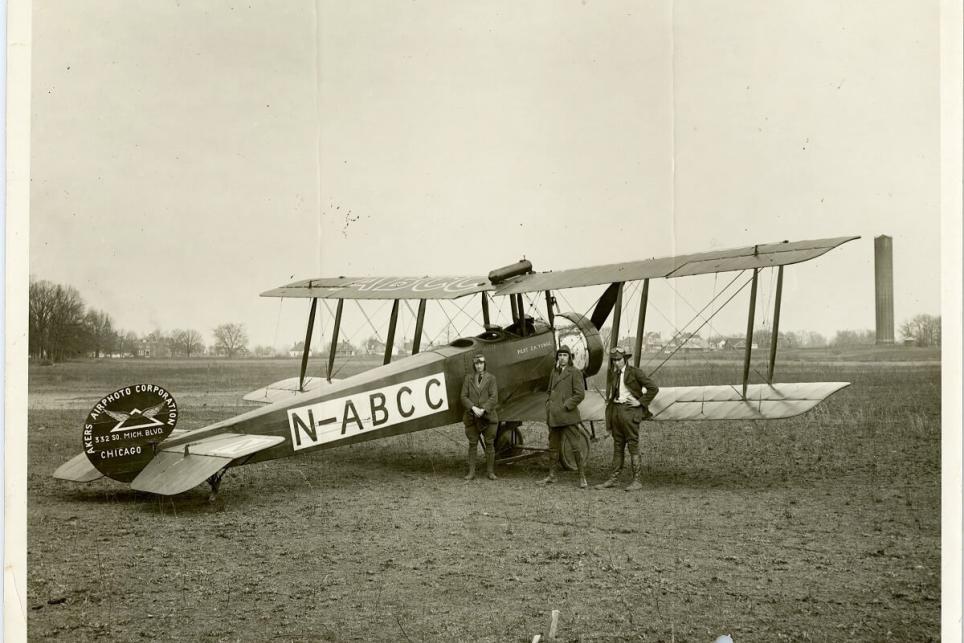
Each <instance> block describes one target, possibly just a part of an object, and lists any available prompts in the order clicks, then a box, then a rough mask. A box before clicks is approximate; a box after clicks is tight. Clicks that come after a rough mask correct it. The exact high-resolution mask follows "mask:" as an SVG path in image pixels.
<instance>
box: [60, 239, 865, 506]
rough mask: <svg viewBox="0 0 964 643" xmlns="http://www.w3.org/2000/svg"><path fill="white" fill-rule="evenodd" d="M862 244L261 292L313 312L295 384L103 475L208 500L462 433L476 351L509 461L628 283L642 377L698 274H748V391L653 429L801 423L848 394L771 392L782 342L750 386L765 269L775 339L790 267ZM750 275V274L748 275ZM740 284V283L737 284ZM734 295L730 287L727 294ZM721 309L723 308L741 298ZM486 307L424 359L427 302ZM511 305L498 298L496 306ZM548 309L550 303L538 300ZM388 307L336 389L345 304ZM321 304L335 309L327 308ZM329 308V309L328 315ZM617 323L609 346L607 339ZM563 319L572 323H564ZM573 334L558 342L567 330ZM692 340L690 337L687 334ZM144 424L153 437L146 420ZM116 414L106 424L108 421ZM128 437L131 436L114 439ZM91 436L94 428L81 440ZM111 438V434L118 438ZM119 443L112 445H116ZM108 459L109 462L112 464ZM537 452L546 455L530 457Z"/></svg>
mask: <svg viewBox="0 0 964 643" xmlns="http://www.w3.org/2000/svg"><path fill="white" fill-rule="evenodd" d="M857 238H859V237H839V238H833V239H818V240H811V241H798V242H786V241H784V242H780V243H768V244H759V245H754V246H749V247H745V248H738V249H733V250H721V251H714V252H704V253H698V254H688V255H682V256H675V257H665V258H654V259H646V260H641V261H634V262H628V263H618V264H611V265H602V266H595V267H588V268H577V269H570V270H560V271H555V272H535V271H533V269H532V265H531V263H530V262H528V261H525V260H523V261H520V262H518V263H515V264H512V265H509V266H506V267H504V268H499V269H496V270H493V271H492V272H491V273H489V275H488V276H487V277H472V276H468V277H466V276H461V277H413V278H399V277H364V278H354V277H336V278H317V279H307V280H303V281H297V282H294V283H290V284H287V285H285V286H282V287H280V288H276V289H273V290H269V291H267V292H264V293H262V296H264V297H285V298H305V299H309V300H310V304H309V308H308V325H307V333H306V339H305V343H304V353H303V356H302V360H301V370H300V374H299V376H298V377H297V378H290V379H288V380H283V381H281V382H276V383H274V384H272V385H269V386H266V387H264V388H262V389H259V390H257V391H254V392H253V393H250V394H248V395H246V396H245V399H247V400H250V401H255V402H260V403H261V405H260V406H257V407H254V408H253V409H252V410H250V411H248V412H245V413H242V414H240V415H238V416H236V417H232V418H230V419H227V420H223V421H220V422H216V423H214V424H211V425H209V426H206V427H202V428H198V429H193V430H190V431H181V430H177V429H172V430H171V431H170V432H166V433H165V432H163V431H161V429H156V430H155V431H154V432H153V434H152V432H151V431H149V430H148V431H145V430H140V433H138V434H133V435H135V438H134V440H133V441H132V442H130V444H133V445H134V447H133V448H131V449H127V450H126V451H127V452H128V453H133V452H134V451H136V453H137V454H138V456H137V457H131V458H126V459H125V457H123V456H124V454H123V453H121V455H120V456H118V457H116V461H115V462H113V463H112V466H111V467H110V468H108V469H107V471H108V474H109V477H111V478H114V479H116V480H119V481H122V482H127V483H129V484H130V486H131V488H133V489H136V490H140V491H146V492H151V493H155V494H163V495H172V494H177V493H181V492H184V491H187V490H189V489H191V488H193V487H195V486H197V485H199V484H202V483H205V482H207V483H208V484H209V485H210V486H211V493H212V498H213V496H214V494H216V493H217V492H218V488H219V485H220V483H221V479H222V477H223V476H224V474H225V472H226V471H228V470H229V469H231V468H232V467H237V466H241V465H245V464H252V463H256V462H263V461H266V460H273V459H277V458H284V457H288V456H292V455H296V454H299V453H308V452H311V451H316V450H319V449H330V448H334V447H340V446H344V445H348V444H354V443H358V442H363V441H366V440H375V439H380V438H385V437H389V436H396V435H401V434H405V433H410V432H413V431H421V430H425V429H430V428H436V427H441V426H444V425H449V424H454V423H456V422H459V421H460V419H461V416H462V408H461V402H460V390H461V385H462V381H463V377H464V375H465V374H466V373H471V372H472V358H473V356H475V355H476V354H478V353H481V354H483V355H484V356H485V358H486V363H487V368H488V369H489V370H490V371H491V372H493V373H494V374H495V375H496V376H497V378H498V381H499V400H500V411H499V416H500V418H501V420H502V422H501V423H500V426H499V432H498V437H497V441H496V448H497V450H498V451H499V452H500V454H508V455H507V456H506V459H512V458H521V457H525V456H526V455H530V454H528V453H526V450H527V449H529V450H533V449H532V448H531V447H525V446H523V442H524V441H523V436H522V432H521V425H522V424H523V423H525V422H540V421H545V399H546V386H547V382H548V379H549V375H550V371H551V369H552V368H553V365H554V359H555V353H556V348H557V347H558V346H559V345H560V343H565V344H566V345H568V346H570V348H571V349H572V350H573V352H574V354H575V358H574V364H575V366H576V367H578V368H580V369H581V370H582V372H583V374H584V376H585V377H586V378H589V377H590V376H592V375H594V374H595V373H597V372H598V371H599V370H600V368H601V366H602V364H603V358H604V354H605V350H606V348H607V347H606V346H605V344H609V346H615V345H616V343H617V340H618V337H619V333H620V324H621V322H622V320H621V316H622V310H623V295H624V285H625V284H627V283H629V282H636V283H637V285H638V284H641V286H642V287H641V292H640V299H639V313H638V317H637V319H636V335H635V350H633V351H632V353H633V360H634V362H635V364H636V365H637V366H638V365H639V359H640V354H641V352H642V351H641V343H642V341H643V337H644V331H645V324H646V311H647V300H648V296H649V283H650V280H651V279H675V278H680V277H687V276H693V275H701V274H712V273H731V272H732V273H736V275H737V277H740V276H744V277H745V279H744V280H743V284H742V286H740V288H739V290H737V292H739V291H740V290H742V289H743V288H744V287H745V286H747V285H749V287H750V294H749V299H750V304H749V311H748V315H747V326H746V328H747V331H746V333H747V337H746V345H745V353H744V359H743V377H742V382H739V383H736V384H733V385H723V386H720V385H713V386H683V387H661V388H660V390H659V394H658V396H657V397H656V399H655V400H654V401H653V402H652V404H651V405H650V411H651V413H652V415H653V417H652V421H656V422H661V421H680V420H686V421H696V420H757V419H779V418H787V417H791V416H795V415H798V414H801V413H804V412H806V411H808V410H810V409H812V408H813V407H814V406H815V405H817V404H818V403H820V402H821V401H823V400H824V399H826V398H827V397H828V396H829V395H831V394H833V393H834V392H836V391H839V390H840V389H842V388H844V387H845V386H847V385H848V384H849V383H848V382H801V383H777V382H774V381H773V376H774V362H775V359H776V351H777V342H776V341H771V342H770V346H769V359H768V368H767V373H766V377H765V380H766V381H765V382H759V383H750V382H749V374H750V360H751V351H752V347H753V343H752V335H753V329H754V315H755V310H756V308H757V304H756V299H757V288H758V280H759V274H760V272H761V271H762V270H764V269H768V268H775V269H776V271H777V285H776V293H775V297H774V308H773V317H772V326H773V327H772V331H771V332H772V337H773V338H776V337H777V336H778V332H779V321H780V306H781V298H782V287H783V271H784V268H785V267H786V266H788V265H791V264H797V263H801V262H805V261H809V260H811V259H815V258H817V257H819V256H821V255H823V254H824V253H826V252H828V251H830V250H832V249H834V248H837V247H838V246H840V245H842V244H844V243H846V242H848V241H851V240H853V239H857ZM746 273H749V274H748V275H747V274H746ZM735 280H736V277H734V281H735ZM730 283H734V282H730ZM590 286H597V287H598V286H605V289H604V290H603V292H602V294H601V295H600V296H599V297H598V299H597V300H596V301H595V302H594V305H593V306H592V310H591V312H590V311H588V310H587V313H588V314H579V313H574V312H562V311H559V310H558V308H559V306H558V302H557V301H556V298H555V296H554V294H553V293H554V292H556V291H559V290H562V289H570V288H581V287H590ZM735 294H736V293H734V294H733V295H731V296H730V298H729V299H727V300H726V301H723V302H722V303H721V304H719V305H720V308H722V307H723V306H725V305H726V304H727V303H729V302H730V301H731V300H732V299H733V296H735ZM524 296H525V297H526V298H527V299H528V302H529V303H530V304H532V303H534V302H538V303H540V304H541V303H542V302H543V301H544V303H545V311H546V316H545V319H542V318H538V319H537V318H534V317H533V316H532V315H530V314H529V312H530V311H532V310H533V307H532V306H530V307H529V308H528V309H527V308H526V307H525V303H526V302H525V301H524V299H523V297H524ZM466 297H478V301H479V306H480V310H481V314H482V322H483V331H482V332H481V333H479V334H477V335H473V336H468V337H460V338H458V339H455V340H454V341H451V342H448V343H447V344H446V345H441V346H430V347H426V348H425V349H422V347H421V343H422V341H423V329H424V322H425V311H426V302H427V301H429V300H433V299H437V300H455V299H461V298H466ZM497 298H504V299H497ZM543 298H544V299H543ZM351 299H357V300H390V301H391V302H392V309H391V317H390V320H389V327H388V332H387V339H386V342H385V344H386V345H385V352H384V359H383V364H382V365H381V366H377V367H375V368H371V369H370V370H367V371H364V372H361V373H358V374H356V375H353V376H351V377H346V378H344V379H334V378H332V377H331V373H332V366H333V363H334V360H335V358H336V355H337V352H338V351H337V347H338V343H339V334H340V327H341V321H342V312H343V307H344V304H345V301H346V300H351ZM506 299H507V301H508V304H509V307H510V309H511V318H512V319H511V323H510V324H508V325H506V326H504V327H502V326H499V325H495V324H492V323H491V319H490V305H491V304H492V302H494V301H497V300H498V301H500V302H501V304H502V305H503V306H504V304H505V302H506ZM319 300H333V301H334V302H335V306H336V308H335V312H334V328H333V333H332V337H331V340H330V341H331V349H330V351H329V355H328V376H327V377H307V365H308V357H309V352H310V347H311V339H312V334H313V326H314V324H315V317H316V312H317V309H318V301H319ZM404 300H413V301H417V302H418V312H417V315H416V324H415V332H414V338H413V340H412V350H411V355H409V356H406V357H402V358H399V359H393V352H394V351H393V348H394V342H395V335H396V327H397V322H398V313H399V304H400V302H402V301H404ZM326 306H327V303H326ZM329 310H330V309H329ZM610 317H611V318H612V319H611V331H610V333H609V337H608V339H607V338H604V337H603V336H602V335H601V331H602V329H603V326H604V324H605V323H607V321H610ZM561 320H565V321H564V322H563V321H561ZM562 326H566V328H567V329H568V331H567V332H565V333H562V332H561V327H562ZM690 336H692V334H691V335H690ZM603 397H604V396H603V395H602V394H601V393H600V392H599V391H598V390H596V389H587V394H586V398H585V400H584V401H583V402H582V404H580V406H579V411H580V414H581V416H582V418H583V420H584V421H586V422H594V421H602V420H603V419H604V417H605V401H604V399H603ZM135 412H136V413H140V414H141V415H140V416H139V418H140V419H139V420H138V421H139V424H137V426H146V425H145V422H148V420H151V421H155V422H156V423H157V424H161V422H157V421H156V419H152V418H148V417H146V416H147V413H146V412H141V411H137V410H136V409H135V411H131V412H130V413H128V414H127V415H131V413H135ZM116 417H117V415H116V414H114V415H113V416H108V417H106V418H102V419H103V421H106V422H113V421H114V420H115V419H116ZM109 430H110V431H113V432H115V433H117V432H119V433H120V436H121V437H123V435H124V431H125V430H126V428H125V426H124V425H122V424H117V425H116V426H114V427H111V428H110V429H109ZM85 432H86V433H85V435H88V434H89V432H90V424H88V425H87V427H86V428H85ZM577 435H578V436H581V437H576V438H572V437H570V438H569V440H573V439H575V440H577V441H578V440H585V441H586V442H587V444H572V443H568V444H564V445H563V449H562V452H561V454H560V456H559V457H560V460H561V461H562V462H561V464H562V465H563V466H564V467H565V468H572V464H573V458H572V450H573V449H575V448H588V440H589V436H588V435H587V433H586V432H582V433H578V432H577ZM111 437H113V436H111ZM115 439H116V438H115ZM88 447H89V442H88V441H85V451H84V452H83V453H81V454H79V455H78V456H76V457H74V458H73V459H71V460H70V461H68V462H67V463H65V464H64V465H62V466H61V467H59V468H58V469H57V470H56V472H55V473H54V477H56V478H60V479H63V480H71V481H78V482H89V481H92V480H96V479H98V478H100V477H102V476H103V475H105V474H104V471H105V468H104V467H102V466H94V464H96V462H94V461H92V460H93V459H94V458H96V457H104V456H103V453H104V452H100V455H95V452H94V450H92V449H91V448H88ZM117 451H123V450H118V449H114V450H113V451H111V452H110V453H109V457H114V456H117V453H115V452H117ZM534 451H538V450H534Z"/></svg>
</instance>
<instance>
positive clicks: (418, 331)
mask: <svg viewBox="0 0 964 643" xmlns="http://www.w3.org/2000/svg"><path fill="white" fill-rule="evenodd" d="M482 296H483V297H484V296H485V293H482ZM426 301H427V300H425V299H419V300H418V316H417V317H416V318H415V339H413V340H412V355H417V354H418V351H419V349H420V348H421V347H422V327H424V326H425V302H426Z"/></svg>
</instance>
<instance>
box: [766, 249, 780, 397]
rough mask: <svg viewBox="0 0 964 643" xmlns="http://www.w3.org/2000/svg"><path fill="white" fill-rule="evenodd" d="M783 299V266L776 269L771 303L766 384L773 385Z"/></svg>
mask: <svg viewBox="0 0 964 643" xmlns="http://www.w3.org/2000/svg"><path fill="white" fill-rule="evenodd" d="M782 297H783V266H780V267H779V268H778V269H777V297H776V301H775V302H774V303H773V332H772V333H771V335H770V363H769V365H768V366H767V382H768V383H770V384H773V367H774V366H775V365H776V362H777V343H778V342H779V341H780V299H781V298H782Z"/></svg>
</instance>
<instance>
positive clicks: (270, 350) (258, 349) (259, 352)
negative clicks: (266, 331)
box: [254, 342, 304, 357]
mask: <svg viewBox="0 0 964 643" xmlns="http://www.w3.org/2000/svg"><path fill="white" fill-rule="evenodd" d="M302 344H304V342H302ZM275 352H276V351H275V349H274V347H273V346H265V345H259V346H255V347H254V354H255V355H256V356H257V357H274V355H275Z"/></svg>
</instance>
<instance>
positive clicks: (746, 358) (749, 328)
mask: <svg viewBox="0 0 964 643" xmlns="http://www.w3.org/2000/svg"><path fill="white" fill-rule="evenodd" d="M759 272H760V269H759V268H754V269H753V284H752V285H751V286H750V313H749V315H747V320H746V351H745V352H744V353H743V399H746V385H747V382H748V381H749V379H750V353H751V352H752V351H753V313H754V312H756V282H757V274H758V273H759Z"/></svg>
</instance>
